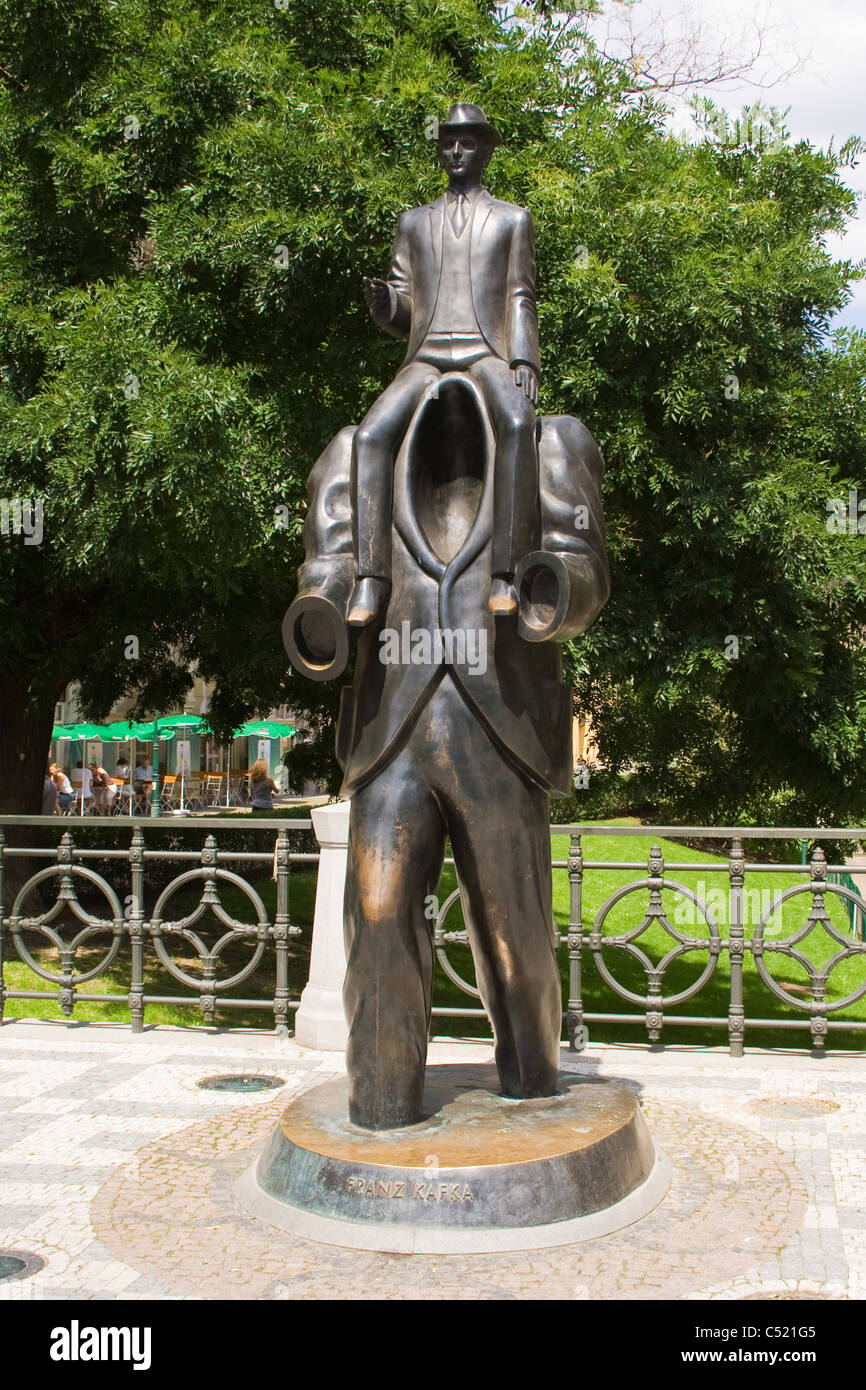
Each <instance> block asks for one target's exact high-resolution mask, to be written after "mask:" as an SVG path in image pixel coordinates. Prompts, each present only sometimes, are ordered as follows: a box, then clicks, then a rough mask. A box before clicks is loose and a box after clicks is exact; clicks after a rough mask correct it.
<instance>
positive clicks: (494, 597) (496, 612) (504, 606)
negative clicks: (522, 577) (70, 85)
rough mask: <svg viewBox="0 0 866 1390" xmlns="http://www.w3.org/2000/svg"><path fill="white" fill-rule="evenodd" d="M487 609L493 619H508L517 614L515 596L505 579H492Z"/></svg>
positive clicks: (511, 586)
mask: <svg viewBox="0 0 866 1390" xmlns="http://www.w3.org/2000/svg"><path fill="white" fill-rule="evenodd" d="M487 607H488V608H489V609H490V611H491V613H492V614H493V616H494V617H495V618H510V617H511V616H512V614H514V613H516V612H517V594H516V592H515V589H514V585H513V584H509V582H508V580H507V579H494V581H493V583H492V584H491V586H490V598H489V599H488V600H487Z"/></svg>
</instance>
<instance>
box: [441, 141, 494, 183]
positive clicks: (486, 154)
mask: <svg viewBox="0 0 866 1390" xmlns="http://www.w3.org/2000/svg"><path fill="white" fill-rule="evenodd" d="M438 151H439V163H440V164H441V165H442V168H443V169H444V170H445V172H446V173H447V175H448V177H449V179H450V180H451V181H452V183H466V184H472V183H480V181H481V175H482V173H483V171H484V168H485V165H486V164H487V163H488V161H489V159H490V156H491V154H492V153H493V151H492V149H491V148H490V145H489V143H488V141H487V140H485V139H484V137H483V136H478V135H474V134H470V133H469V132H466V133H463V132H461V133H460V134H459V135H456V134H454V133H453V132H449V133H448V134H447V135H446V134H442V135H440V136H439V146H438Z"/></svg>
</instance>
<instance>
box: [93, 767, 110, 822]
mask: <svg viewBox="0 0 866 1390" xmlns="http://www.w3.org/2000/svg"><path fill="white" fill-rule="evenodd" d="M90 788H91V791H92V793H93V808H92V809H93V810H94V811H95V812H96V814H97V815H98V816H107V815H108V813H109V811H110V809H111V798H112V797H113V796H114V787H113V786H112V785H111V778H110V777H109V775H108V773H107V772H106V771H105V768H104V767H100V765H99V763H98V762H96V761H94V762H92V763H91V764H90Z"/></svg>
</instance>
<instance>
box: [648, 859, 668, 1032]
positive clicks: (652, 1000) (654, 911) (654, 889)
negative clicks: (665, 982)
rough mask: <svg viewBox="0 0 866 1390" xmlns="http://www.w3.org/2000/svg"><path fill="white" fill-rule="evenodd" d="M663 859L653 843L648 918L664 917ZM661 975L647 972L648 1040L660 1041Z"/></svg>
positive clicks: (661, 1018)
mask: <svg viewBox="0 0 866 1390" xmlns="http://www.w3.org/2000/svg"><path fill="white" fill-rule="evenodd" d="M664 874H665V861H664V858H663V856H662V852H661V849H660V848H659V846H658V845H653V846H652V848H651V850H650V853H649V860H648V861H647V885H648V887H649V902H648V903H647V909H646V915H647V917H649V918H653V917H655V918H660V917H664V915H665V914H664V907H663V905H662V884H663V883H664ZM662 998H663V997H662V977H661V975H660V974H659V972H658V970H650V971H649V972H648V974H647V997H646V1029H647V1034H648V1036H649V1040H650V1042H653V1043H655V1042H660V1041H661V1036H662V1027H663V1025H664V1012H663V1009H664V1004H663V1002H662Z"/></svg>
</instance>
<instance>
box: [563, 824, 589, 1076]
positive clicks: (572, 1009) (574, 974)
mask: <svg viewBox="0 0 866 1390" xmlns="http://www.w3.org/2000/svg"><path fill="white" fill-rule="evenodd" d="M568 882H569V908H568V1013H567V1015H566V1026H567V1028H568V1046H569V1049H570V1050H571V1051H572V1052H582V1051H583V1049H584V1048H585V1047H586V1045H587V1043H588V1042H589V1036H588V1034H587V1029H586V1025H585V1023H584V1021H583V996H582V993H581V990H582V979H581V971H582V956H583V848H582V845H581V837H580V836H579V835H572V837H571V841H570V844H569V851H568Z"/></svg>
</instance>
